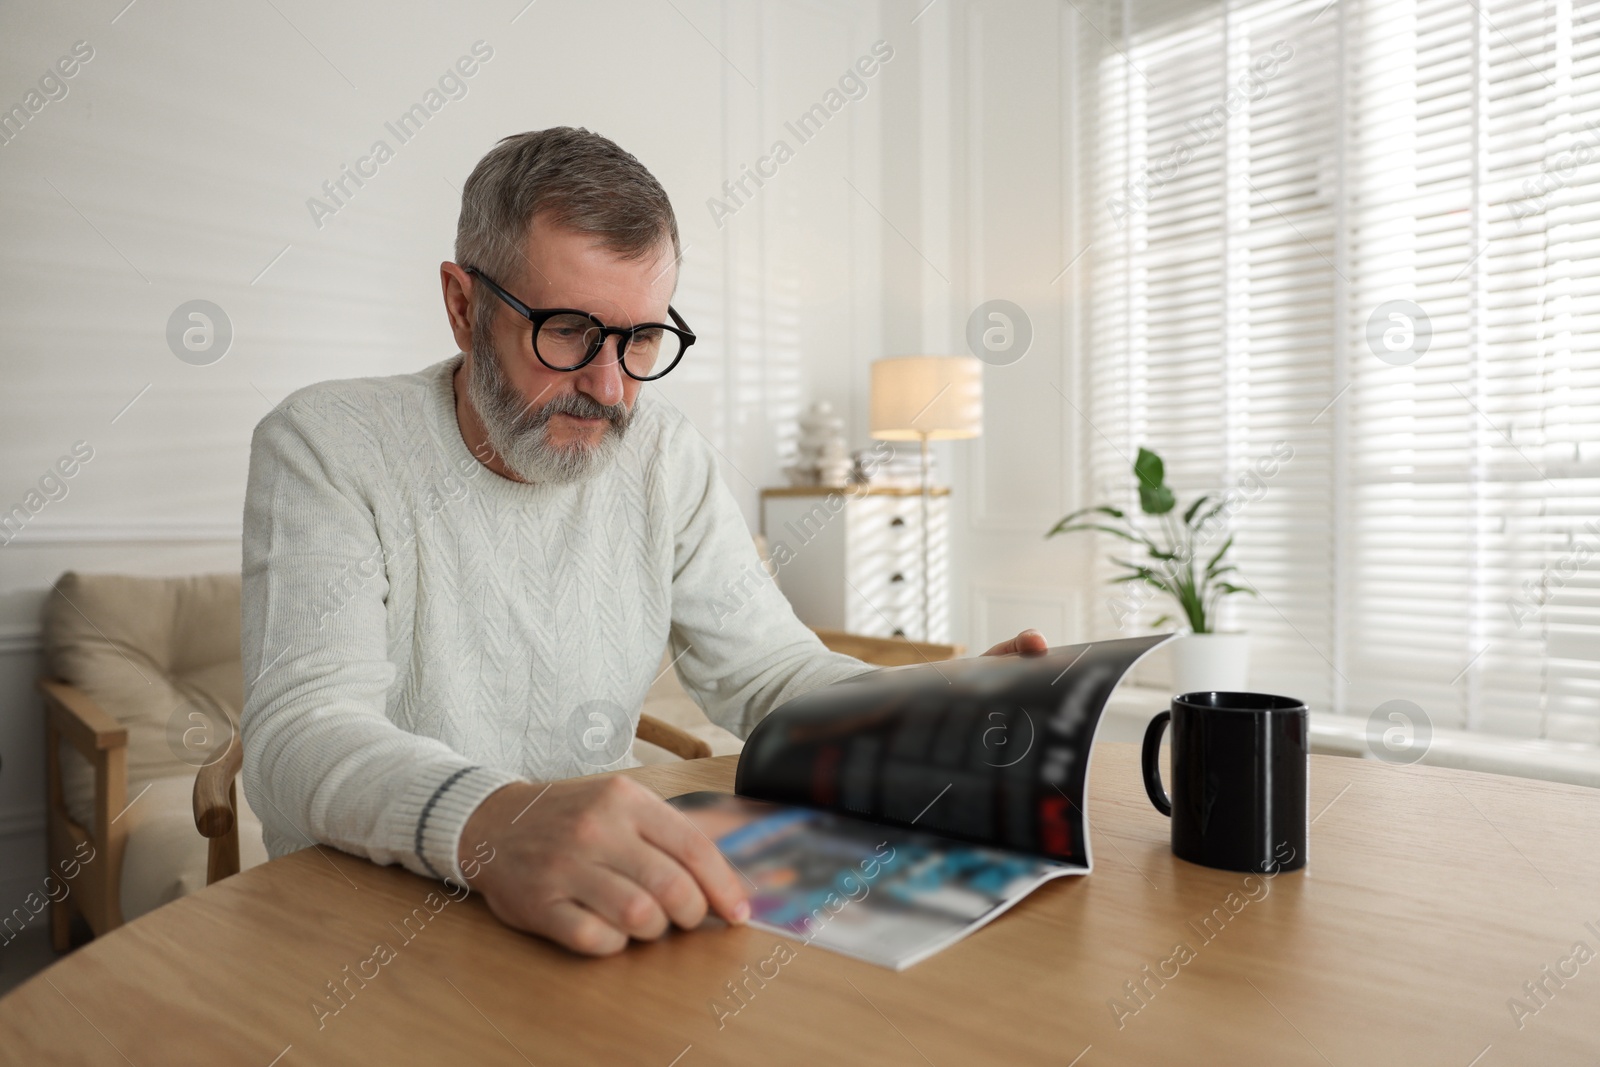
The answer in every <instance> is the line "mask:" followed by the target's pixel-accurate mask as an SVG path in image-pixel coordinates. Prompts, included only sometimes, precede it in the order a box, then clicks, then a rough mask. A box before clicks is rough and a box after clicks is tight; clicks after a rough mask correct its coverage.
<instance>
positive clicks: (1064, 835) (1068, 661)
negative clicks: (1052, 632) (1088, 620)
mask: <svg viewBox="0 0 1600 1067" xmlns="http://www.w3.org/2000/svg"><path fill="white" fill-rule="evenodd" d="M1170 637H1171V635H1170V634H1161V635H1157V636H1154V637H1135V638H1119V639H1117V640H1113V641H1096V642H1092V643H1087V644H1081V645H1067V646H1062V647H1058V648H1052V649H1050V650H1049V651H1048V652H1046V653H1045V654H1043V655H1039V656H1017V655H1011V656H981V657H976V658H972V659H958V660H945V661H941V662H938V663H926V664H917V665H913V666H907V667H890V668H885V669H882V670H877V671H873V672H871V673H869V674H863V675H861V676H859V677H856V678H850V679H847V680H845V681H843V682H837V683H835V684H833V685H829V686H824V687H822V688H820V689H814V690H812V691H811V692H809V693H806V694H804V695H802V696H799V697H797V698H795V699H794V700H791V701H788V702H787V703H785V704H783V705H782V706H781V707H778V708H776V709H774V710H773V712H772V713H771V714H770V715H768V716H767V717H766V718H765V719H764V720H762V721H761V722H760V723H759V724H758V725H757V726H756V728H755V729H754V730H753V731H752V732H751V734H750V737H749V740H748V741H747V742H746V743H745V748H744V752H743V753H742V754H741V755H740V757H739V770H738V776H737V779H736V782H735V787H734V791H735V792H737V793H738V794H739V795H740V796H746V797H753V798H757V799H761V800H770V801H774V802H776V803H780V804H795V805H800V806H804V807H810V808H821V809H825V810H828V811H833V812H838V813H841V814H848V815H854V816H857V817H859V818H861V819H865V820H867V821H869V822H872V823H883V824H886V825H885V827H884V828H883V831H882V832H887V827H888V826H900V827H912V826H914V827H915V828H916V829H917V830H923V831H929V832H932V833H936V834H938V835H940V836H942V837H948V838H955V839H957V840H961V841H968V842H972V843H974V844H982V845H991V846H996V847H999V848H1003V849H1008V850H1014V851H1021V852H1027V853H1032V854H1034V855H1038V856H1044V857H1047V858H1049V859H1055V860H1061V861H1063V862H1066V863H1069V864H1072V865H1074V866H1078V867H1085V868H1087V867H1089V866H1090V865H1091V855H1090V850H1089V838H1088V820H1087V816H1086V814H1085V810H1084V808H1085V805H1084V798H1085V796H1086V794H1087V783H1088V774H1089V750H1090V746H1091V744H1092V743H1093V741H1094V732H1095V728H1096V727H1097V726H1098V725H1099V722H1100V713H1101V712H1102V711H1103V710H1104V708H1105V703H1106V698H1107V697H1109V696H1110V695H1111V690H1112V689H1113V688H1115V686H1116V684H1117V683H1118V682H1119V681H1121V679H1122V676H1123V675H1124V674H1126V673H1127V671H1128V669H1129V668H1130V667H1132V666H1133V664H1134V663H1135V662H1137V661H1138V659H1139V658H1140V657H1141V656H1143V655H1144V654H1145V653H1147V652H1149V651H1150V650H1151V649H1153V648H1155V647H1156V646H1157V645H1159V644H1161V643H1162V642H1163V641H1166V640H1167V639H1168V638H1170Z"/></svg>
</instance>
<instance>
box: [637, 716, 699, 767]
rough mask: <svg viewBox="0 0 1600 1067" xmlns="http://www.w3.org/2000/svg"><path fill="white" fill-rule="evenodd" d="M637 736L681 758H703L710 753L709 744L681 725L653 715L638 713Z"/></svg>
mask: <svg viewBox="0 0 1600 1067" xmlns="http://www.w3.org/2000/svg"><path fill="white" fill-rule="evenodd" d="M637 736H638V738H639V740H641V741H648V742H650V743H651V744H652V745H660V746H661V747H662V748H664V749H666V750H667V751H668V752H671V753H672V754H673V755H675V756H678V757H679V758H681V759H705V758H706V757H707V756H709V755H711V746H710V745H709V744H707V743H706V742H704V741H702V740H700V738H698V737H696V736H694V734H691V733H690V732H689V731H687V730H684V729H682V728H681V727H677V726H673V725H672V724H671V723H667V722H662V721H661V720H660V719H658V718H656V717H655V716H654V715H646V714H640V716H639V731H638V735H637Z"/></svg>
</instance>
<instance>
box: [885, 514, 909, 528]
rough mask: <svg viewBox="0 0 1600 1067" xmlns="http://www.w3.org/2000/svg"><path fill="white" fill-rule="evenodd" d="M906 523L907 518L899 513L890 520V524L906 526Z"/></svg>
mask: <svg viewBox="0 0 1600 1067" xmlns="http://www.w3.org/2000/svg"><path fill="white" fill-rule="evenodd" d="M905 524H906V520H904V519H902V518H901V517H900V516H898V515H896V516H895V517H894V518H892V519H890V520H889V525H890V526H904V525H905Z"/></svg>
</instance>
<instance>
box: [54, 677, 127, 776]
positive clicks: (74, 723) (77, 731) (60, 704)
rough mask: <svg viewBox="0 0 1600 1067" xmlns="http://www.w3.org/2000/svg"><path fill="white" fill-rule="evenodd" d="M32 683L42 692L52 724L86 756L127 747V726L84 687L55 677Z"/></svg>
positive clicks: (89, 756) (91, 756)
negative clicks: (95, 699)
mask: <svg viewBox="0 0 1600 1067" xmlns="http://www.w3.org/2000/svg"><path fill="white" fill-rule="evenodd" d="M35 684H37V685H38V687H39V692H41V693H43V694H44V698H45V701H44V703H45V713H46V714H47V715H48V716H49V718H50V723H51V725H53V726H54V727H55V728H56V729H57V730H59V731H61V736H62V737H65V738H66V739H67V740H68V741H69V742H71V743H72V747H73V748H75V749H77V750H78V751H79V752H82V753H83V754H84V756H85V757H88V758H90V759H92V758H93V756H94V753H96V752H103V751H105V750H107V749H112V748H126V747H127V745H128V731H127V728H126V727H124V726H123V725H122V724H121V723H119V722H117V720H115V719H113V718H112V717H111V716H110V715H107V714H106V713H105V711H103V710H102V709H101V707H100V705H99V704H96V703H95V702H94V701H93V700H91V699H90V698H89V695H88V694H87V693H85V692H84V691H83V690H81V689H78V688H77V687H75V686H71V685H68V684H67V683H66V682H59V681H56V680H55V679H54V678H40V679H39V680H38V681H37V683H35Z"/></svg>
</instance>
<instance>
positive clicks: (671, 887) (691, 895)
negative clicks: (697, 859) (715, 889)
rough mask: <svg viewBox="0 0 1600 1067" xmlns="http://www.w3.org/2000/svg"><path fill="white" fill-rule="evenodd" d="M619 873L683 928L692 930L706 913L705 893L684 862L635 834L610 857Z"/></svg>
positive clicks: (612, 864)
mask: <svg viewBox="0 0 1600 1067" xmlns="http://www.w3.org/2000/svg"><path fill="white" fill-rule="evenodd" d="M610 863H611V866H612V867H613V868H615V869H616V871H617V872H618V873H619V874H622V875H624V876H625V877H627V878H629V879H631V880H632V881H634V882H636V883H637V884H639V885H641V886H643V887H644V889H645V892H647V893H649V894H650V895H651V896H652V897H654V898H655V900H656V903H658V904H659V905H661V908H662V910H663V911H665V912H666V913H667V917H668V918H670V919H671V920H672V921H673V922H675V923H677V924H678V925H679V926H680V927H682V928H683V929H685V930H693V929H694V928H695V927H697V926H699V925H700V923H701V922H702V921H703V920H704V919H705V917H706V908H707V907H708V906H709V905H708V904H707V902H706V896H705V894H704V893H702V892H701V891H700V885H699V883H698V882H696V881H695V879H694V876H693V875H692V874H690V873H689V872H688V871H687V870H685V869H684V867H683V865H682V864H681V863H679V862H678V861H677V860H675V859H673V858H672V857H671V856H669V855H667V854H666V853H665V852H663V851H661V850H660V849H659V848H657V847H656V846H655V845H652V844H651V843H650V842H648V841H646V840H644V839H643V838H638V839H636V840H635V847H633V848H629V849H627V850H626V851H624V852H623V853H622V854H620V855H618V856H614V857H612V858H611V860H610Z"/></svg>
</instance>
